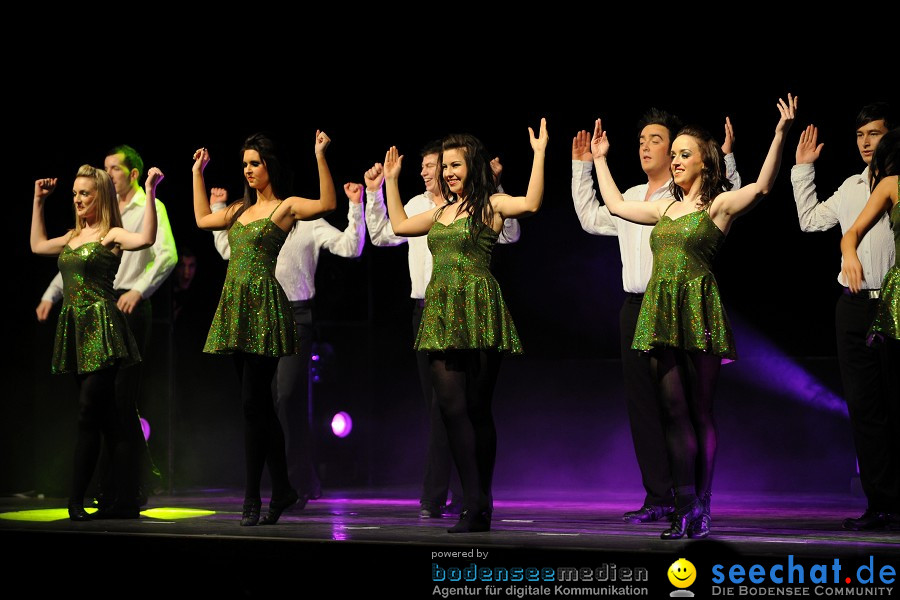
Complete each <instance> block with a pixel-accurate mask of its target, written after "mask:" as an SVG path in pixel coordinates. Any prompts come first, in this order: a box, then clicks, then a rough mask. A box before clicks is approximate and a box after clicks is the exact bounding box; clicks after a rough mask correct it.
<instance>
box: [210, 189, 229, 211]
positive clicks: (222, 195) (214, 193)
mask: <svg viewBox="0 0 900 600" xmlns="http://www.w3.org/2000/svg"><path fill="white" fill-rule="evenodd" d="M213 204H228V190H226V189H225V188H218V187H215V188H212V189H211V190H209V205H210V207H212V205H213Z"/></svg>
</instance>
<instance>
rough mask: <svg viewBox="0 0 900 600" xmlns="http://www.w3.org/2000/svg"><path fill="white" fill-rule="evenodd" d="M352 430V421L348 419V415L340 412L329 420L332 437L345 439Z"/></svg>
mask: <svg viewBox="0 0 900 600" xmlns="http://www.w3.org/2000/svg"><path fill="white" fill-rule="evenodd" d="M352 430H353V419H351V418H350V415H348V414H347V413H345V412H344V411H341V412H339V413H337V414H336V415H334V417H332V419H331V431H332V433H334V435H336V436H338V437H339V438H345V437H347V436H348V435H350V431H352Z"/></svg>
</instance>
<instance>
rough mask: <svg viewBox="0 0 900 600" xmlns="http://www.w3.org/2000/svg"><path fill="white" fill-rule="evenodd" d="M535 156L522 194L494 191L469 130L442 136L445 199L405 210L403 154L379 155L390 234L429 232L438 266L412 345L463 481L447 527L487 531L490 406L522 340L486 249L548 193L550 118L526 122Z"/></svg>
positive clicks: (492, 438) (492, 449)
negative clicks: (426, 371) (421, 356)
mask: <svg viewBox="0 0 900 600" xmlns="http://www.w3.org/2000/svg"><path fill="white" fill-rule="evenodd" d="M528 132H529V134H530V136H531V148H532V150H533V151H534V161H533V163H532V167H531V179H530V181H529V182H528V191H527V193H526V195H525V196H519V197H513V196H510V195H508V194H503V193H497V186H496V184H495V183H494V176H493V172H492V171H491V156H490V155H489V154H488V153H487V151H486V150H485V148H484V146H483V145H482V144H481V142H480V141H479V140H478V139H477V138H475V137H473V136H471V135H468V134H464V135H451V136H448V137H446V138H444V140H443V143H442V145H441V153H440V156H439V157H438V164H439V165H440V173H441V178H440V186H441V194H442V195H443V197H444V198H446V199H447V202H446V204H444V205H443V206H440V207H435V208H433V209H431V210H428V211H425V212H423V213H419V214H417V215H414V216H412V217H408V216H407V215H406V211H405V210H404V208H403V201H402V200H401V199H400V188H399V184H398V181H397V180H398V177H399V175H400V166H401V162H402V159H403V157H402V156H400V154H399V153H398V152H397V148H396V147H394V146H392V147H391V148H390V149H389V150H388V151H387V154H386V156H385V159H384V177H385V181H386V185H385V191H386V194H387V205H388V213H389V215H390V219H391V227H392V229H393V231H394V233H395V234H396V235H403V236H419V235H425V234H428V247H429V249H430V250H431V253H432V254H433V255H434V269H433V272H432V276H431V280H430V281H429V283H428V287H427V289H426V291H425V309H424V312H423V314H422V322H421V325H420V326H419V332H418V335H417V336H416V343H415V348H416V350H425V351H427V352H428V358H429V363H430V365H431V374H432V378H433V385H434V390H435V394H436V396H437V399H438V404H439V406H440V410H441V414H442V416H443V419H444V423H445V424H446V427H447V435H448V438H449V441H450V450H451V452H452V454H453V459H454V461H455V462H456V468H457V471H458V472H459V477H460V482H461V484H462V488H463V510H462V513H461V514H460V517H459V522H458V523H457V524H456V525H454V526H453V527H451V528H450V529H448V531H449V532H450V533H460V532H470V531H489V530H490V528H491V504H492V498H491V481H492V479H493V474H494V462H495V458H496V453H497V432H496V429H495V427H494V419H493V415H492V413H491V400H492V396H493V393H494V384H495V383H496V381H497V374H498V372H499V367H500V358H501V355H502V353H511V354H519V353H521V352H522V345H521V343H520V342H519V336H518V334H517V332H516V328H515V325H514V324H513V321H512V317H510V315H509V311H507V309H506V305H505V304H504V302H503V296H502V294H501V292H500V287H499V285H498V284H497V280H496V279H494V276H493V275H492V274H491V272H490V258H491V250H492V249H493V246H494V244H495V243H497V238H498V235H499V232H500V230H501V229H503V222H504V219H508V218H516V217H522V216H526V215H530V214H534V213H535V212H537V210H538V209H539V208H540V207H541V201H542V199H543V195H544V154H545V151H546V149H547V140H548V136H547V122H546V119H541V128H540V133H539V136H538V137H535V135H534V130H532V129H531V128H530V127H529V128H528Z"/></svg>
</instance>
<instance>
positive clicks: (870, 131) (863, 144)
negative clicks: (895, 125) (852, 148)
mask: <svg viewBox="0 0 900 600" xmlns="http://www.w3.org/2000/svg"><path fill="white" fill-rule="evenodd" d="M887 131H888V130H887V127H885V126H884V119H878V120H877V121H869V122H868V123H866V124H865V125H863V126H862V127H860V128H859V129H857V130H856V147H857V148H859V155H860V156H861V157H862V159H863V161H864V162H865V163H866V164H867V165H868V164H870V163H871V162H872V155H873V154H874V153H875V147H876V146H878V142H880V141H881V136H883V135H884V134H886V133H887Z"/></svg>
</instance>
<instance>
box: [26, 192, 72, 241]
mask: <svg viewBox="0 0 900 600" xmlns="http://www.w3.org/2000/svg"><path fill="white" fill-rule="evenodd" d="M55 189H56V178H55V177H53V178H47V179H38V180H36V181H35V182H34V205H33V207H32V210H31V251H32V252H34V253H35V254H43V255H46V256H54V255H56V254H59V253H60V252H62V250H63V248H65V247H66V244H67V243H68V242H69V238H70V237H71V232H70V233H66V234H65V235H61V236H59V237H56V238H53V239H47V227H46V225H45V224H44V201H45V200H46V199H47V196H49V195H50V194H52V193H53V190H55Z"/></svg>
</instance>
